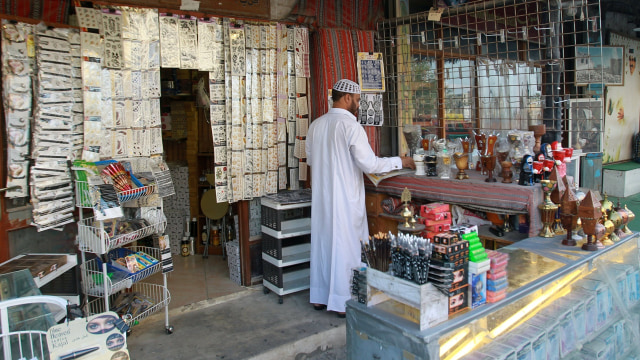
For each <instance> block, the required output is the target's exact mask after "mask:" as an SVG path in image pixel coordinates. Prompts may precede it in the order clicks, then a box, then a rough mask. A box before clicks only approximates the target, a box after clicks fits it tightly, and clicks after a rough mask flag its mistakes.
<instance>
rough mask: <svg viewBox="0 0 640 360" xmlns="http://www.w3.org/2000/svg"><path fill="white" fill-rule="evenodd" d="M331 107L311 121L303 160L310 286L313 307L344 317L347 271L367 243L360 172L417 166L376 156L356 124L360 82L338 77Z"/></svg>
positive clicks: (402, 159)
mask: <svg viewBox="0 0 640 360" xmlns="http://www.w3.org/2000/svg"><path fill="white" fill-rule="evenodd" d="M332 99H333V108H332V109H331V110H329V112H328V113H327V114H325V115H323V116H321V117H319V118H318V119H316V120H315V121H313V122H312V123H311V125H310V126H309V131H308V134H307V141H306V152H307V163H308V164H309V165H310V166H311V174H312V176H311V186H312V189H313V190H312V196H311V288H310V302H311V303H312V304H313V305H314V308H315V309H316V310H323V309H325V308H326V309H327V310H329V311H335V312H337V313H338V316H339V317H344V312H345V302H346V301H347V300H349V299H350V298H351V291H350V277H351V269H352V268H354V267H357V266H359V265H360V241H361V240H362V241H364V242H366V241H368V238H369V229H368V227H367V216H366V209H365V198H364V179H363V173H383V172H388V171H391V170H396V169H401V168H402V167H403V166H406V167H411V168H415V163H414V162H413V159H411V158H409V157H391V158H379V157H377V156H376V155H375V154H374V152H373V150H371V146H370V145H369V141H368V139H367V135H366V133H365V131H364V129H363V128H362V126H361V125H360V124H359V123H358V121H357V118H356V114H357V111H358V106H359V104H360V86H358V84H356V83H355V82H353V81H350V80H344V79H343V80H339V81H338V82H337V83H336V84H335V85H334V86H333V89H332Z"/></svg>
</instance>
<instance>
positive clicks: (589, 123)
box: [569, 99, 603, 152]
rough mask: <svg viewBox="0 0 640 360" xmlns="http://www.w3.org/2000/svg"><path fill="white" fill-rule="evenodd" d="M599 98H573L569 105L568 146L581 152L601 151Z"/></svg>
mask: <svg viewBox="0 0 640 360" xmlns="http://www.w3.org/2000/svg"><path fill="white" fill-rule="evenodd" d="M602 121H603V108H602V100H601V99H574V100H571V104H570V106H569V146H571V147H572V148H574V149H576V150H582V152H600V151H602Z"/></svg>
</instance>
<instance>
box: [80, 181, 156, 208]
mask: <svg viewBox="0 0 640 360" xmlns="http://www.w3.org/2000/svg"><path fill="white" fill-rule="evenodd" d="M155 193H157V187H156V185H155V184H151V185H147V186H143V187H139V188H135V189H130V190H125V191H120V192H117V193H116V195H117V196H118V201H119V202H120V203H121V204H122V203H125V202H127V201H133V200H137V199H140V198H143V197H146V196H150V195H153V194H155ZM76 206H77V207H79V208H87V209H91V208H93V200H92V197H91V185H89V183H88V182H86V181H80V180H76Z"/></svg>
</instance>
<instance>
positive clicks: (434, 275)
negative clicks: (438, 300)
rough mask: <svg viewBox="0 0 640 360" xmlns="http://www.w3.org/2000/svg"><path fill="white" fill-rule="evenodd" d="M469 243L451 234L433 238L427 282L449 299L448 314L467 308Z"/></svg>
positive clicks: (440, 234)
mask: <svg viewBox="0 0 640 360" xmlns="http://www.w3.org/2000/svg"><path fill="white" fill-rule="evenodd" d="M468 270H469V242H468V241H466V240H461V239H460V236H459V235H458V234H456V233H453V232H443V233H439V234H437V235H434V237H433V251H432V254H431V261H430V263H429V277H428V278H429V282H431V283H432V284H433V285H435V286H436V287H437V288H438V289H440V290H441V291H443V292H444V293H446V294H447V296H448V297H449V314H450V315H451V314H454V313H457V312H459V311H461V310H463V309H466V308H467V307H468V306H469V293H468V292H469V283H468V280H469V279H468Z"/></svg>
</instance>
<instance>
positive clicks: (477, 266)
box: [451, 224, 490, 309]
mask: <svg viewBox="0 0 640 360" xmlns="http://www.w3.org/2000/svg"><path fill="white" fill-rule="evenodd" d="M451 231H454V232H457V233H458V234H460V237H461V238H462V239H463V240H466V241H468V242H469V300H470V303H471V308H472V309H474V308H476V307H478V306H480V305H483V304H485V303H486V300H487V271H489V267H490V261H489V255H487V252H486V251H485V249H484V247H483V246H482V243H481V242H480V238H479V237H478V226H477V225H472V224H459V225H457V226H454V227H452V228H451Z"/></svg>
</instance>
